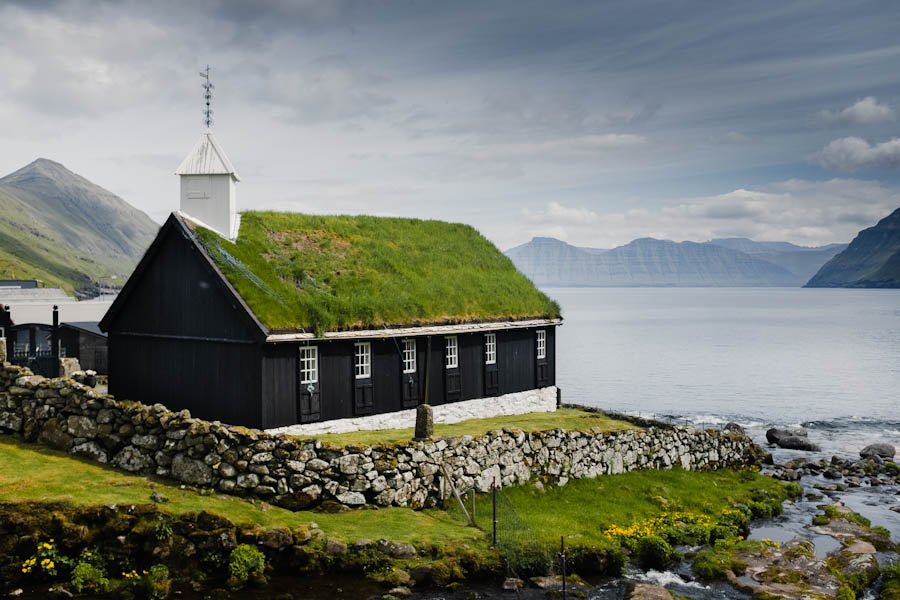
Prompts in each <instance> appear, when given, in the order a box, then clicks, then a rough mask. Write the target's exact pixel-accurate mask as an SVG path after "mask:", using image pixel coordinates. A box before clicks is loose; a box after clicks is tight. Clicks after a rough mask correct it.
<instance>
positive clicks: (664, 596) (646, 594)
mask: <svg viewBox="0 0 900 600" xmlns="http://www.w3.org/2000/svg"><path fill="white" fill-rule="evenodd" d="M626 598H627V599H628V600H672V594H670V593H669V590H667V589H666V588H664V587H662V586H661V585H650V584H649V583H639V584H637V585H635V586H634V589H633V590H631V593H630V594H628V596H626Z"/></svg>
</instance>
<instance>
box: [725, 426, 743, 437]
mask: <svg viewBox="0 0 900 600" xmlns="http://www.w3.org/2000/svg"><path fill="white" fill-rule="evenodd" d="M724 429H725V431H728V432H730V433H740V434H741V435H745V432H744V428H743V427H741V426H740V425H738V424H737V423H728V424H727V425H725V428H724Z"/></svg>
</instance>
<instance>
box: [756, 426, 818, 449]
mask: <svg viewBox="0 0 900 600" xmlns="http://www.w3.org/2000/svg"><path fill="white" fill-rule="evenodd" d="M789 437H809V433H807V431H806V430H805V429H778V428H777V427H773V428H772V429H769V430H768V431H766V440H768V442H769V443H770V444H775V445H776V446H778V445H780V444H779V443H778V442H779V440H783V439H785V438H789Z"/></svg>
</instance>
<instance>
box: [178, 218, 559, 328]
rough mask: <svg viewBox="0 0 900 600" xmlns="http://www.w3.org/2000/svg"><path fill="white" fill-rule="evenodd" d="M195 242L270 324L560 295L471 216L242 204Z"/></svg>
mask: <svg viewBox="0 0 900 600" xmlns="http://www.w3.org/2000/svg"><path fill="white" fill-rule="evenodd" d="M195 234H196V235H197V237H198V239H199V240H200V243H201V244H202V245H203V247H204V248H205V249H206V251H207V253H208V254H209V256H210V257H211V258H212V260H213V262H215V263H216V265H217V266H218V267H219V269H220V270H221V271H222V272H223V273H224V274H225V276H226V277H227V278H228V280H229V281H230V282H231V284H232V285H233V286H234V287H235V289H236V290H237V291H238V293H239V294H240V295H241V296H242V297H243V298H244V301H245V302H246V303H247V305H248V306H249V307H250V308H251V310H253V312H254V313H255V314H256V316H257V318H259V320H260V321H261V322H262V323H263V324H264V325H265V326H266V327H268V328H269V329H270V330H271V331H297V330H301V329H302V330H305V331H315V332H316V333H318V334H321V333H324V332H325V331H341V330H350V329H358V328H377V327H394V326H404V325H426V324H446V323H462V322H476V321H495V320H514V319H524V318H536V317H558V316H559V314H560V310H559V305H558V304H557V303H556V302H554V301H552V300H550V299H549V298H548V297H547V296H546V295H545V294H543V293H542V292H541V291H540V290H538V289H537V288H536V287H535V286H534V284H533V283H532V282H531V281H529V280H528V278H526V277H525V276H524V275H522V274H521V273H519V272H518V271H517V270H516V268H515V266H513V263H512V261H510V260H509V259H508V258H507V257H506V256H504V255H503V253H502V252H500V251H499V250H498V249H497V248H496V246H494V245H493V244H492V243H491V242H489V241H488V240H487V239H486V238H485V237H484V236H482V235H481V234H480V233H478V231H476V230H475V229H474V228H473V227H470V226H469V225H463V224H459V223H446V222H443V221H423V220H419V219H402V218H390V217H370V216H324V215H304V214H297V213H277V212H245V213H243V214H242V216H241V229H240V234H239V236H238V240H237V242H235V243H231V242H228V241H227V240H224V239H222V238H221V237H220V236H218V235H217V234H216V233H214V232H212V231H210V230H207V229H204V228H202V227H199V226H198V227H196V228H195Z"/></svg>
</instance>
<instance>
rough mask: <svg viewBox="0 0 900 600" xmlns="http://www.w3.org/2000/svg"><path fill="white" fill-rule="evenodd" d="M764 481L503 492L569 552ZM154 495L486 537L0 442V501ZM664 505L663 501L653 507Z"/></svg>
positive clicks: (195, 507) (627, 480)
mask: <svg viewBox="0 0 900 600" xmlns="http://www.w3.org/2000/svg"><path fill="white" fill-rule="evenodd" d="M780 487H781V484H780V483H779V482H777V481H775V480H774V479H771V478H769V477H764V476H761V475H759V474H756V473H752V472H733V471H716V472H687V471H680V470H674V471H637V472H632V473H626V474H622V475H609V476H603V477H598V478H596V479H582V480H576V481H570V482H569V483H568V484H567V485H566V486H564V487H550V486H548V489H547V491H546V492H545V493H539V492H537V491H535V490H534V489H533V488H532V486H530V485H525V486H521V487H516V488H507V489H504V490H503V494H504V496H505V497H506V498H508V499H509V500H510V501H511V503H512V505H513V506H514V508H515V511H516V512H517V513H518V515H519V517H520V518H521V519H522V520H523V521H524V522H525V523H527V524H528V525H530V526H531V527H532V528H533V529H534V530H535V531H536V532H537V534H538V536H539V537H540V538H542V539H544V540H546V543H547V544H552V545H553V546H555V545H556V544H557V543H558V541H559V536H560V535H566V536H569V538H570V539H571V540H572V544H573V545H590V544H593V543H596V542H599V541H601V540H602V539H603V538H602V535H601V534H602V531H603V530H604V529H605V528H607V527H609V526H611V525H619V526H624V527H627V526H629V525H631V524H633V523H635V522H637V521H642V520H645V519H649V518H653V517H657V516H659V515H661V514H663V513H664V512H666V511H667V510H679V511H686V512H698V513H706V514H709V515H711V516H716V515H718V514H719V513H720V512H721V511H722V509H724V508H727V507H729V506H731V504H732V503H734V502H746V501H747V500H748V499H749V498H750V494H751V491H752V490H754V489H765V490H770V491H776V490H779V489H780ZM154 491H157V492H160V493H162V494H164V495H165V496H167V497H169V498H170V499H171V502H169V503H165V504H161V505H160V508H161V509H162V510H164V511H167V512H170V513H173V514H181V513H185V512H199V511H201V510H210V511H213V512H215V513H218V514H221V515H223V516H226V517H228V518H229V519H231V520H232V521H233V522H235V523H255V524H258V525H261V526H264V527H278V526H285V527H289V528H290V527H294V526H296V525H299V524H301V523H308V522H310V521H315V522H316V523H318V524H319V527H321V528H322V529H323V530H324V531H325V533H326V534H327V535H328V536H330V537H334V538H337V539H341V540H344V541H347V542H352V541H355V540H357V539H361V538H368V539H372V540H375V539H379V538H388V539H392V540H395V541H398V542H431V543H435V544H438V545H445V544H448V545H449V544H454V543H460V542H465V543H470V544H474V545H475V546H477V547H481V548H486V545H487V536H486V535H485V533H483V532H482V531H480V530H478V529H475V528H472V527H466V526H465V525H464V524H463V522H462V521H461V520H460V519H459V518H458V517H456V518H454V515H453V514H451V513H449V512H447V511H443V510H425V511H413V510H411V509H406V508H387V509H384V508H382V509H378V510H357V511H350V512H344V513H338V514H325V513H315V512H291V511H288V510H284V509H281V508H277V507H273V506H269V505H267V504H264V503H259V502H255V503H254V502H249V501H246V500H242V499H240V498H236V497H233V496H225V495H212V496H201V495H200V494H197V493H195V492H192V491H189V490H186V489H181V488H179V487H177V486H172V485H167V484H166V483H164V482H162V481H160V480H155V479H153V478H148V477H139V476H135V475H125V474H122V473H119V472H117V471H115V470H113V469H110V468H108V467H104V466H101V465H96V464H93V463H90V462H87V461H84V460H81V459H76V458H73V457H70V456H68V455H67V454H65V453H62V452H56V451H52V450H48V449H46V448H43V447H40V446H36V445H32V444H26V443H24V442H21V441H19V440H15V439H13V438H10V437H5V436H0V502H17V501H70V502H73V503H75V504H79V505H96V504H111V503H116V504H133V503H147V502H149V501H150V494H151V493H152V492H154ZM659 498H664V499H665V500H666V501H667V503H662V502H660V500H659ZM490 514H491V499H490V496H489V495H484V496H479V497H478V498H477V499H476V520H477V521H478V524H479V525H480V526H481V527H483V528H484V529H485V530H486V531H490Z"/></svg>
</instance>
